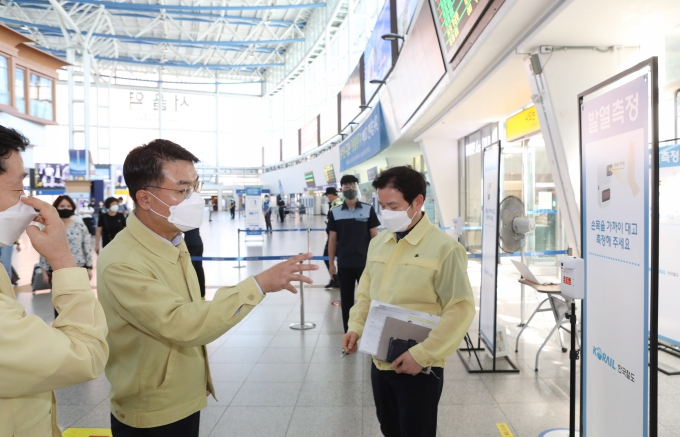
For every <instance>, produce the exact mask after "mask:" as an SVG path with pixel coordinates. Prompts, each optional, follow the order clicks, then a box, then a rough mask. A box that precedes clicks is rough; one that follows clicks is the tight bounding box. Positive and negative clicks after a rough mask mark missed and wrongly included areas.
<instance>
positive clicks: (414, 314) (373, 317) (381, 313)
mask: <svg viewBox="0 0 680 437" xmlns="http://www.w3.org/2000/svg"><path fill="white" fill-rule="evenodd" d="M387 317H391V318H393V319H397V320H401V321H404V322H410V323H413V324H414V325H418V326H423V327H425V328H430V329H432V328H434V327H435V326H437V323H439V319H440V317H439V316H433V315H432V314H428V313H424V312H422V311H416V310H410V309H408V308H402V307H399V306H396V305H390V304H388V303H384V302H378V301H377V300H372V301H371V308H370V310H369V312H368V317H367V318H366V324H365V325H364V333H363V335H362V336H361V341H360V342H359V352H363V353H365V354H369V355H377V354H378V349H379V347H380V338H381V336H382V332H383V328H384V327H385V320H386V319H387Z"/></svg>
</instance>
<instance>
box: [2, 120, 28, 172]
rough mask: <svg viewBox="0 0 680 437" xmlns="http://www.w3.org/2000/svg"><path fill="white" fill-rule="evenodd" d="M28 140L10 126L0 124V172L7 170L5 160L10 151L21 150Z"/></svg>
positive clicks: (18, 151) (10, 153) (24, 148)
mask: <svg viewBox="0 0 680 437" xmlns="http://www.w3.org/2000/svg"><path fill="white" fill-rule="evenodd" d="M29 144H30V142H29V141H28V138H26V137H25V136H23V135H22V134H21V133H19V132H18V131H17V130H15V129H12V128H11V127H5V126H0V174H3V173H5V172H6V171H7V168H6V167H5V160H6V159H7V158H9V157H10V155H12V152H17V153H20V152H23V151H24V150H26V147H28V145H29Z"/></svg>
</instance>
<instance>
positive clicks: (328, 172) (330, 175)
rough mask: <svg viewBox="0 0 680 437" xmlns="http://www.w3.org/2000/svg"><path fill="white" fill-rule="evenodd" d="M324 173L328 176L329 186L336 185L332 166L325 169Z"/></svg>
mask: <svg viewBox="0 0 680 437" xmlns="http://www.w3.org/2000/svg"><path fill="white" fill-rule="evenodd" d="M323 173H324V175H325V176H326V183H327V184H335V183H336V182H337V181H336V180H335V170H334V169H333V166H332V165H329V166H326V167H324V169H323Z"/></svg>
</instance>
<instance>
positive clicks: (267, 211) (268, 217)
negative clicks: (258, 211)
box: [262, 195, 272, 232]
mask: <svg viewBox="0 0 680 437" xmlns="http://www.w3.org/2000/svg"><path fill="white" fill-rule="evenodd" d="M262 212H263V213H264V223H265V225H266V226H267V231H269V232H272V206H271V204H270V203H269V196H267V195H265V196H264V202H262Z"/></svg>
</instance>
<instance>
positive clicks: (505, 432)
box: [64, 423, 515, 437]
mask: <svg viewBox="0 0 680 437" xmlns="http://www.w3.org/2000/svg"><path fill="white" fill-rule="evenodd" d="M496 428H498V431H499V432H500V433H501V437H515V436H514V435H513V434H512V431H510V427H509V426H508V424H507V423H497V424H496ZM64 437H67V436H66V434H64Z"/></svg>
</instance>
